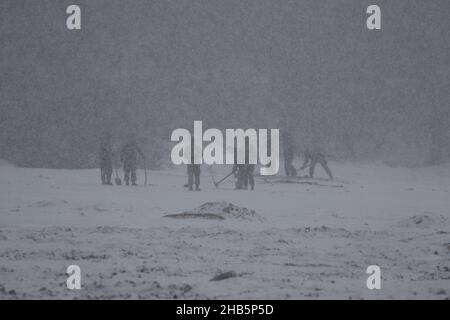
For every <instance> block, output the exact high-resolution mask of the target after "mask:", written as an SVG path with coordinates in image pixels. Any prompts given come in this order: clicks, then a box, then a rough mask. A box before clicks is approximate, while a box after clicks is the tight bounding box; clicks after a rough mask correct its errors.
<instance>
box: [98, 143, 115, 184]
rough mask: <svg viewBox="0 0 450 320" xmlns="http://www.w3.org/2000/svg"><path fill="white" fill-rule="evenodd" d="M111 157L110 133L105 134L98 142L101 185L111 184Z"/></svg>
mask: <svg viewBox="0 0 450 320" xmlns="http://www.w3.org/2000/svg"><path fill="white" fill-rule="evenodd" d="M112 158H113V152H112V146H111V135H110V134H105V135H104V136H103V137H102V139H101V142H100V175H101V179H102V184H103V185H112V183H111V176H112V171H113V168H112Z"/></svg>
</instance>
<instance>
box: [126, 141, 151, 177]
mask: <svg viewBox="0 0 450 320" xmlns="http://www.w3.org/2000/svg"><path fill="white" fill-rule="evenodd" d="M138 154H139V155H140V156H141V157H142V159H145V156H144V153H143V152H142V150H141V149H140V148H139V147H138V145H137V144H136V142H134V139H131V138H130V139H129V141H128V142H127V143H126V144H125V146H124V147H123V148H122V152H121V153H120V161H122V162H123V171H124V173H125V176H124V180H125V184H126V185H127V186H128V185H129V184H130V176H131V184H132V185H133V186H136V185H137V183H136V180H137V177H136V169H137V156H138ZM145 172H147V171H145Z"/></svg>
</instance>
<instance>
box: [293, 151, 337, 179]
mask: <svg viewBox="0 0 450 320" xmlns="http://www.w3.org/2000/svg"><path fill="white" fill-rule="evenodd" d="M304 157H305V160H304V162H303V165H302V167H301V168H300V170H303V169H305V168H306V167H307V166H308V164H309V177H310V178H313V177H314V168H315V167H316V165H317V164H318V163H319V164H320V165H321V166H322V168H323V169H324V170H325V172H326V173H327V175H328V177H329V178H330V180H333V174H332V173H331V170H330V168H329V167H328V165H327V160H326V159H325V156H324V155H323V154H322V153H320V152H315V151H311V150H306V151H305V154H304Z"/></svg>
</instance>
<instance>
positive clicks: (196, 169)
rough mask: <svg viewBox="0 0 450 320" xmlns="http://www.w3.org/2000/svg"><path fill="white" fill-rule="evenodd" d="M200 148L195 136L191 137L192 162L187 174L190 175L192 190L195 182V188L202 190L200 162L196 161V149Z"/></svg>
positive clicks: (189, 184) (189, 180) (188, 166)
mask: <svg viewBox="0 0 450 320" xmlns="http://www.w3.org/2000/svg"><path fill="white" fill-rule="evenodd" d="M197 148H199V146H197V145H196V144H195V140H194V137H191V159H190V160H191V163H190V164H188V165H187V176H188V183H187V184H188V188H189V191H192V189H193V186H194V184H195V190H196V191H200V173H201V170H200V164H196V163H195V161H194V160H195V159H194V158H195V156H194V155H195V149H197Z"/></svg>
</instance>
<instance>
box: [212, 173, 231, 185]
mask: <svg viewBox="0 0 450 320" xmlns="http://www.w3.org/2000/svg"><path fill="white" fill-rule="evenodd" d="M232 174H234V172H230V173H229V174H227V175H226V176H225V177H223V178H222V179H221V180H219V181H217V182H216V181H215V180H214V178H212V180H213V183H214V186H215V187H216V188H217V187H219V184H220V183H221V182H223V181H225V179H227V178H228V177H229V176H231V175H232Z"/></svg>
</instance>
